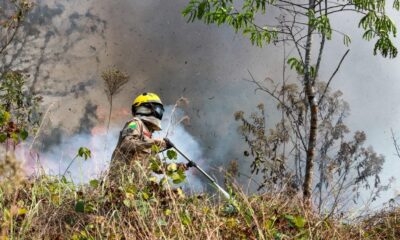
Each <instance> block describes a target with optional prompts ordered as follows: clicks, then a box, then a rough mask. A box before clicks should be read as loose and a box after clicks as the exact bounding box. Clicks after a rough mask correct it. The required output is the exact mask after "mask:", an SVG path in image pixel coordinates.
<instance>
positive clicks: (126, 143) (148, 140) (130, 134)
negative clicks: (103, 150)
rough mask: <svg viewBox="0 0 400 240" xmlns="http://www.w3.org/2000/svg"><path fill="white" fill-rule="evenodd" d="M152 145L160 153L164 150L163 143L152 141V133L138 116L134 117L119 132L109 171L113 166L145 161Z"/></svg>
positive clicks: (156, 140)
mask: <svg viewBox="0 0 400 240" xmlns="http://www.w3.org/2000/svg"><path fill="white" fill-rule="evenodd" d="M153 145H156V146H158V148H159V149H160V150H161V151H162V150H165V149H166V143H165V141H164V140H163V139H153V138H152V131H150V130H149V128H148V127H147V126H146V124H145V123H144V121H143V120H142V119H141V118H140V116H139V117H134V118H133V119H131V120H130V121H129V122H127V123H126V124H125V126H124V128H123V129H122V131H121V132H120V135H119V139H118V144H117V147H116V148H115V150H114V153H113V156H112V162H111V171H113V169H112V167H113V166H114V165H119V164H125V165H130V164H131V163H132V162H134V161H140V162H143V161H147V160H148V158H149V157H150V155H151V148H152V146H153Z"/></svg>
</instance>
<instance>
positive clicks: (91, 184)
mask: <svg viewBox="0 0 400 240" xmlns="http://www.w3.org/2000/svg"><path fill="white" fill-rule="evenodd" d="M89 184H90V186H91V187H92V188H97V187H98V186H99V180H97V179H93V180H90V182H89Z"/></svg>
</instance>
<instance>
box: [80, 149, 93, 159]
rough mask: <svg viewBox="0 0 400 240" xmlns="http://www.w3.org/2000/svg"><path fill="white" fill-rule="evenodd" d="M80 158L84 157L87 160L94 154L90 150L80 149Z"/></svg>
mask: <svg viewBox="0 0 400 240" xmlns="http://www.w3.org/2000/svg"><path fill="white" fill-rule="evenodd" d="M78 156H79V157H82V158H83V159H85V160H87V159H88V158H91V157H92V152H91V151H90V150H89V148H86V147H80V148H79V150H78Z"/></svg>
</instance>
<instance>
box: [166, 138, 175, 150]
mask: <svg viewBox="0 0 400 240" xmlns="http://www.w3.org/2000/svg"><path fill="white" fill-rule="evenodd" d="M164 142H165V148H166V149H170V148H173V147H175V145H174V144H173V143H172V142H171V140H169V139H168V138H164Z"/></svg>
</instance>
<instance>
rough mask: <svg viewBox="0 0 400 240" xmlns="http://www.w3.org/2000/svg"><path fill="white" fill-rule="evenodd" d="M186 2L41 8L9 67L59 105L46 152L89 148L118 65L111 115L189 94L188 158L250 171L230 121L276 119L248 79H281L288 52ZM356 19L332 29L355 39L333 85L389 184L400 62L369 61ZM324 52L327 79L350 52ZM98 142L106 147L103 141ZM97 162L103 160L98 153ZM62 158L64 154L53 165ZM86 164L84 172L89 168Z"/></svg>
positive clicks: (334, 48)
mask: <svg viewBox="0 0 400 240" xmlns="http://www.w3.org/2000/svg"><path fill="white" fill-rule="evenodd" d="M186 3H187V1H161V0H146V1H143V0H118V1H106V0H88V1H80V0H69V1H63V2H60V1H55V0H40V1H38V2H37V7H36V8H35V10H34V14H32V15H31V17H30V19H29V21H28V22H27V27H26V28H25V31H22V32H21V34H20V36H19V39H20V40H18V41H17V43H16V45H15V46H14V50H15V52H17V53H18V55H17V56H16V57H15V58H13V59H3V62H4V64H3V66H18V67H20V68H23V69H26V72H27V73H30V74H31V78H30V80H31V85H32V86H31V89H32V90H34V91H35V92H36V93H38V94H41V95H43V96H44V99H45V103H44V104H50V103H52V102H54V101H59V102H60V104H59V105H58V107H57V108H56V109H54V112H53V117H52V119H51V122H52V124H53V126H54V127H53V128H52V129H53V130H52V133H53V134H48V135H47V136H48V137H49V139H51V141H47V142H46V143H45V144H44V145H46V148H47V149H53V147H57V146H60V145H63V144H62V142H69V143H70V144H74V141H69V140H68V139H70V138H73V137H75V136H81V137H79V138H78V139H77V140H76V141H79V139H86V140H85V141H83V143H85V142H86V143H90V141H91V140H90V139H91V133H88V132H91V131H92V128H93V127H94V128H96V126H98V125H99V124H100V122H101V121H102V119H100V117H99V115H101V114H97V115H93V112H94V111H96V112H99V111H100V112H101V111H105V109H106V108H107V104H108V102H107V98H106V96H105V94H104V89H103V84H102V80H101V78H100V72H101V70H103V69H105V68H106V67H108V66H110V65H115V66H117V67H118V68H120V69H121V70H125V71H127V72H128V73H129V75H130V76H131V80H130V82H129V83H128V84H127V85H126V86H125V88H124V89H123V90H122V92H121V93H120V94H119V95H118V96H116V98H115V99H114V106H115V109H126V108H127V107H129V105H130V103H131V101H132V99H133V98H134V97H135V96H136V95H138V94H140V93H142V92H144V91H152V92H156V93H158V94H159V95H160V96H161V97H162V99H163V101H164V102H165V103H166V104H173V103H174V102H175V101H176V99H177V98H179V97H180V96H185V97H187V98H189V99H190V101H191V105H190V108H188V109H186V110H185V111H186V114H187V115H189V116H190V118H191V124H190V125H188V126H185V128H184V129H183V130H184V132H182V133H180V130H179V129H180V127H178V128H177V129H176V131H175V132H176V133H175V135H173V136H171V138H173V139H174V141H177V145H181V146H182V148H184V151H185V152H186V151H187V153H188V154H194V152H196V151H195V149H201V151H200V152H201V154H200V153H199V154H198V155H193V156H192V157H194V158H199V159H207V160H204V165H205V166H207V167H208V168H209V169H210V170H211V169H214V168H217V167H219V166H226V164H227V163H228V162H229V161H230V160H233V159H236V160H238V162H239V163H240V164H241V167H242V169H243V171H244V172H246V171H247V170H248V168H247V165H248V162H247V161H246V160H245V159H243V157H242V152H243V148H244V146H242V145H243V141H242V139H241V138H240V136H239V135H238V134H237V132H236V129H237V126H238V125H237V123H236V122H235V121H234V119H233V113H234V112H236V111H238V110H244V111H246V112H252V111H253V110H254V109H255V106H256V105H257V104H258V103H259V102H263V103H264V104H265V106H266V112H267V113H268V114H269V116H267V119H271V118H270V117H274V116H273V115H274V114H275V111H274V109H275V108H274V107H273V106H274V103H273V102H272V100H271V99H269V98H267V97H266V96H265V95H263V94H255V93H254V87H253V86H251V85H249V84H248V83H247V82H245V81H243V79H248V78H249V76H248V72H247V70H250V71H251V72H252V74H253V75H254V76H255V78H256V79H259V80H262V79H265V77H270V78H272V79H275V80H277V81H279V79H280V78H281V74H282V71H281V70H282V62H283V59H282V55H283V53H282V51H281V50H280V49H279V48H274V47H268V48H263V49H259V48H257V47H253V46H251V44H250V42H249V40H248V39H246V38H245V37H242V36H241V35H240V34H235V33H234V31H233V30H232V29H230V28H229V27H226V26H221V27H219V28H218V27H216V26H207V25H205V24H203V23H200V22H195V23H191V24H187V23H186V21H185V19H184V18H183V17H182V16H181V14H180V11H181V10H182V9H183V8H184V7H185V5H186ZM353 20H354V17H353V15H351V14H349V17H348V18H342V19H333V20H332V25H333V26H334V27H335V26H343V27H344V28H346V29H343V30H344V31H345V32H348V33H353V32H354V34H352V35H354V37H353V36H352V37H353V44H352V45H351V52H350V54H349V56H348V58H347V59H346V60H345V62H344V64H343V65H342V67H341V69H340V71H339V72H338V74H337V75H336V76H335V79H334V81H333V83H332V86H333V87H334V88H336V89H340V90H342V91H343V92H344V98H345V99H346V100H347V101H348V102H349V103H350V106H351V107H352V112H351V115H350V117H349V118H348V123H349V126H350V128H351V129H354V130H358V129H360V130H365V131H366V132H367V135H368V139H369V143H370V144H371V145H373V146H374V149H376V150H377V152H379V153H382V154H384V155H386V156H387V164H386V167H385V168H384V175H385V176H384V177H383V179H388V178H389V177H390V176H393V175H395V174H396V169H399V167H400V166H399V161H398V160H397V159H396V158H395V157H394V155H393V152H394V149H393V148H392V144H391V138H390V127H393V128H394V129H395V130H396V129H399V131H400V125H399V124H398V121H397V119H398V118H399V116H400V111H399V110H398V108H397V103H398V102H399V101H400V95H399V94H398V92H399V88H400V85H399V84H398V81H397V78H398V76H399V75H400V72H398V70H397V69H398V68H397V65H398V62H397V61H398V60H392V61H390V62H389V61H388V60H383V59H382V58H380V57H375V58H374V57H372V56H371V55H372V53H371V52H372V48H371V43H366V42H363V41H362V40H361V39H359V38H358V37H356V35H357V36H361V33H360V32H358V31H354V29H356V24H354V25H353V26H351V24H348V22H353ZM396 20H397V19H396ZM354 43H356V44H354ZM326 45H327V47H326V51H325V52H324V60H323V62H322V65H321V73H320V74H319V75H320V78H321V79H327V78H329V77H330V76H331V74H332V72H333V71H334V70H335V67H336V65H335V64H336V63H337V62H338V60H339V59H340V57H341V54H342V52H341V51H342V50H343V53H344V51H345V48H344V46H343V44H342V38H341V37H335V36H334V39H333V40H332V41H329V42H327V44H326ZM365 59H368V61H365ZM287 75H291V76H287V77H289V78H296V74H295V73H294V72H290V71H288V72H287ZM366 103H368V109H366V108H365V104H366ZM105 112H106V111H105ZM96 116H97V117H96ZM124 117H125V118H124ZM123 119H128V117H127V115H119V116H116V117H113V119H112V124H113V125H115V126H117V127H115V130H114V128H113V129H112V130H111V131H110V135H111V134H113V131H114V132H116V133H117V132H118V131H119V128H120V127H121V126H122V124H123ZM183 130H182V131H183ZM184 133H187V134H189V136H195V142H197V143H198V144H199V148H195V149H190V148H189V149H185V146H186V144H185V143H186V141H185V142H182V143H181V142H179V141H181V138H178V137H176V136H178V135H182V136H183V135H184ZM175 138H176V139H175ZM188 139H190V138H189V137H188ZM99 141H100V140H99ZM102 141H103V142H104V141H106V139H105V138H104V137H103V140H102ZM66 144H67V143H66ZM101 144H102V143H101ZM101 144H100V145H101ZM111 145H112V144H111V140H110V145H109V146H110V147H111ZM76 147H78V146H76ZM100 149H101V148H100ZM47 151H49V150H47ZM71 151H72V152H71V154H70V156H68V157H66V156H65V154H66V151H65V150H63V149H58V150H57V151H55V153H54V154H57V152H58V153H60V152H63V154H64V156H65V157H63V159H65V160H67V159H68V160H70V159H71V157H73V155H74V154H75V153H76V151H77V149H74V150H71ZM192 152H193V153H192ZM99 154H102V153H95V152H94V154H93V155H94V156H95V155H99ZM103 155H104V156H106V153H104V154H103ZM59 158H60V154H58V155H57V158H56V159H59ZM104 159H106V157H104ZM90 161H91V160H89V161H87V162H83V163H81V164H82V166H87V165H86V164H89V163H90ZM67 162H68V161H67ZM201 163H203V162H201ZM76 164H78V163H76ZM100 165H101V164H100V163H99V169H100V168H101V167H100ZM58 166H59V164H58V165H57V164H56V165H55V170H53V171H54V172H58V169H57V167H58ZM63 166H64V165H63ZM82 168H83V167H82ZM93 174H97V172H95V173H93ZM88 178H89V176H88ZM397 187H399V186H398V185H397Z"/></svg>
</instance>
